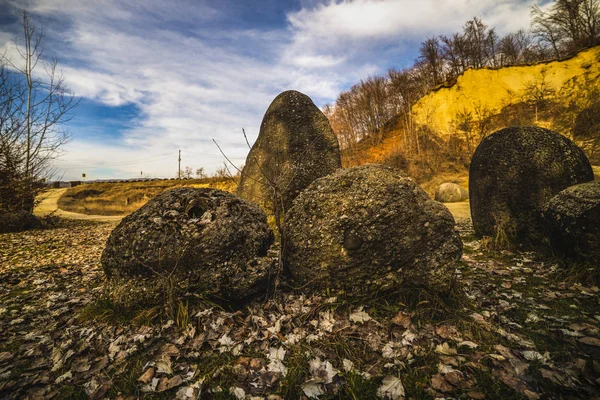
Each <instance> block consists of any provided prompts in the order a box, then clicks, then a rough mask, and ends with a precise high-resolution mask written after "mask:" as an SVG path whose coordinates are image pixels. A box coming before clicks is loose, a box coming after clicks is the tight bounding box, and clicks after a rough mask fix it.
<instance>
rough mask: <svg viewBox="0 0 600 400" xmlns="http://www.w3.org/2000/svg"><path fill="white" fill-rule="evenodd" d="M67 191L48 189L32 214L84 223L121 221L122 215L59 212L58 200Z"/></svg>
mask: <svg viewBox="0 0 600 400" xmlns="http://www.w3.org/2000/svg"><path fill="white" fill-rule="evenodd" d="M67 190H68V189H50V190H49V191H47V192H46V193H43V194H41V195H40V199H41V202H40V203H39V204H38V205H37V207H36V208H35V210H34V211H33V212H34V213H35V214H37V215H48V214H50V213H53V212H54V213H55V214H56V215H57V216H59V217H61V218H66V219H78V220H86V221H100V222H113V221H115V222H116V221H120V220H121V219H123V216H122V215H116V216H107V215H87V214H79V213H74V212H70V211H65V210H61V209H60V208H58V199H59V198H60V196H62V194H63V193H64V192H66V191H67Z"/></svg>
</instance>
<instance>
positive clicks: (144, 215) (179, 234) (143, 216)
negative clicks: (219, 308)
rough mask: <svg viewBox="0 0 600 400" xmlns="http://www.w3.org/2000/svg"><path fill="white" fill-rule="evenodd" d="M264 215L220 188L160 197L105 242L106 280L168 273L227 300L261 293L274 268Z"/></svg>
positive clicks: (177, 191)
mask: <svg viewBox="0 0 600 400" xmlns="http://www.w3.org/2000/svg"><path fill="white" fill-rule="evenodd" d="M272 243H273V232H272V231H271V229H270V228H269V226H268V225H267V219H266V215H265V213H264V212H263V211H262V210H261V209H260V208H259V207H258V206H256V205H253V204H250V203H248V202H246V201H244V200H241V199H239V198H237V197H236V196H234V195H232V194H230V193H227V192H223V191H221V190H217V189H191V188H181V189H173V190H169V191H167V192H164V193H162V194H160V195H158V196H156V197H155V198H154V199H152V200H150V201H149V202H148V203H146V204H145V205H144V206H143V207H141V208H140V209H139V210H137V211H135V212H134V213H133V214H131V215H129V216H127V217H125V218H124V219H123V220H122V221H121V223H120V224H119V225H118V226H117V227H116V228H115V230H114V231H113V232H112V233H111V235H110V238H109V239H108V242H107V245H106V248H105V250H104V252H103V254H102V266H103V268H104V271H105V273H106V275H107V276H109V277H113V276H114V277H131V276H136V275H141V276H153V275H159V274H160V275H163V276H164V275H168V274H170V273H171V272H172V271H174V274H175V276H177V277H178V279H179V280H181V279H186V280H188V281H189V282H190V283H191V284H192V285H193V286H194V287H197V288H198V289H199V290H204V291H206V292H207V293H213V292H214V293H216V294H217V295H218V296H220V297H223V298H227V299H232V300H236V299H238V300H239V299H243V298H247V297H249V296H252V295H254V294H256V293H259V292H260V291H262V290H264V289H265V288H266V285H267V281H268V279H269V276H270V274H271V273H272V272H273V271H272V269H273V267H274V266H273V263H271V262H267V260H263V259H262V257H263V256H265V255H266V253H267V251H268V249H269V247H270V246H271V244H272Z"/></svg>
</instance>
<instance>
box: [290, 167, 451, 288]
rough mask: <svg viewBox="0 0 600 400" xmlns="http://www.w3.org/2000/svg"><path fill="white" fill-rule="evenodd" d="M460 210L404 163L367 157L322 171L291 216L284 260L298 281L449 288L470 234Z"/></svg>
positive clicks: (316, 284) (323, 285) (332, 285)
mask: <svg viewBox="0 0 600 400" xmlns="http://www.w3.org/2000/svg"><path fill="white" fill-rule="evenodd" d="M454 225H455V224H454V218H453V217H452V215H451V214H450V211H448V209H447V208H446V207H445V206H444V205H443V204H441V203H439V202H437V201H433V200H431V199H430V198H429V196H428V195H427V193H425V191H424V190H423V189H421V188H420V187H419V186H418V185H417V184H416V183H415V182H414V181H413V180H412V179H410V178H408V177H407V176H406V175H405V174H404V173H403V172H401V171H400V170H396V169H393V168H390V167H385V166H382V165H364V166H360V167H353V168H348V169H342V170H339V171H337V172H335V173H333V174H331V175H329V176H326V177H323V178H320V179H317V180H316V181H314V182H313V183H312V184H311V185H310V186H309V187H308V188H307V189H306V190H304V191H303V192H302V193H301V194H300V195H299V196H298V197H297V198H296V200H294V203H293V205H292V208H291V209H290V210H289V211H288V213H287V214H286V219H285V224H284V235H285V236H284V237H285V245H284V253H283V257H284V268H285V270H286V272H287V274H289V276H290V277H291V279H292V280H293V281H294V283H295V284H296V285H298V286H302V287H309V288H314V289H326V288H333V289H345V290H354V289H356V290H378V289H385V288H393V287H398V286H399V285H403V284H416V285H423V286H426V287H430V288H433V289H439V290H444V289H447V287H448V285H449V284H450V282H451V280H452V276H453V273H454V262H455V261H457V260H459V259H460V257H461V252H462V242H461V240H460V238H459V235H458V232H457V231H456V230H455V228H454Z"/></svg>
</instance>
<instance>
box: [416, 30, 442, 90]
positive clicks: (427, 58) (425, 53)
mask: <svg viewBox="0 0 600 400" xmlns="http://www.w3.org/2000/svg"><path fill="white" fill-rule="evenodd" d="M419 59H420V60H421V61H423V63H424V64H425V66H426V70H427V71H428V73H429V74H430V75H431V79H432V81H433V85H434V86H435V85H439V84H440V83H442V82H443V81H444V80H445V78H444V64H443V62H444V60H443V58H442V47H441V46H440V41H439V39H438V38H435V37H434V38H430V39H427V40H426V41H424V42H423V43H421V48H420V49H419Z"/></svg>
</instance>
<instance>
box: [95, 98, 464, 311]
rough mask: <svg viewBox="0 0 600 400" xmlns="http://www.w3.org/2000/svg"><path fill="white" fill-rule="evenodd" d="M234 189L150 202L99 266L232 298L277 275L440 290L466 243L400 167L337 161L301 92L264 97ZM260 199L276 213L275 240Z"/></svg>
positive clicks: (329, 134) (329, 137)
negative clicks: (264, 105) (278, 227)
mask: <svg viewBox="0 0 600 400" xmlns="http://www.w3.org/2000/svg"><path fill="white" fill-rule="evenodd" d="M237 195H238V196H239V197H237V196H235V195H233V194H229V193H225V192H222V191H220V190H215V189H191V188H186V189H174V190H170V191H167V192H165V193H163V194H161V195H159V196H157V197H156V198H154V199H152V200H151V201H149V202H148V203H147V204H145V205H144V206H143V207H141V208H140V209H139V210H137V211H136V212H134V213H133V214H131V215H129V216H128V217H126V218H124V219H123V220H122V221H121V223H120V224H119V225H118V226H117V227H116V228H115V230H114V231H113V232H112V234H111V236H110V238H109V239H108V243H107V246H106V248H105V250H104V253H103V255H102V265H103V268H104V271H105V273H106V275H107V276H108V277H109V278H110V279H113V278H115V279H121V280H122V279H128V280H129V281H130V282H136V279H138V278H144V279H145V278H147V277H151V278H152V277H157V278H161V277H163V278H164V277H169V279H175V280H176V281H177V282H185V283H186V288H188V290H189V289H190V288H191V289H193V290H196V291H198V292H199V293H201V294H202V295H206V296H209V297H214V298H217V299H225V300H227V301H230V302H238V301H243V300H245V299H249V298H252V297H256V296H258V295H260V294H264V293H266V291H267V290H268V287H269V285H270V284H271V283H272V282H273V281H274V280H275V279H276V278H277V277H278V276H282V277H283V278H284V279H288V280H289V282H290V285H291V286H293V287H301V288H303V289H304V290H323V289H341V290H351V289H352V290H353V289H357V288H360V289H361V290H365V291H378V290H380V289H386V288H392V289H393V288H396V287H398V286H401V285H405V284H410V285H420V286H423V287H427V288H430V289H431V290H446V289H447V288H448V287H449V286H450V284H451V282H452V281H453V274H454V271H455V262H457V261H458V260H459V259H460V257H461V251H462V243H461V241H460V238H459V236H458V233H457V231H456V230H455V223H454V218H453V217H452V215H451V214H450V212H449V211H448V209H447V208H446V207H445V206H444V205H443V204H441V203H439V202H437V201H433V200H431V199H430V198H429V196H428V195H427V194H426V193H425V192H424V191H423V190H422V189H421V188H420V187H419V186H418V185H417V184H416V183H415V182H414V181H413V180H412V179H411V178H409V177H408V176H406V175H405V174H404V173H403V172H401V171H400V170H396V169H393V168H389V167H384V166H381V165H366V166H361V167H354V168H349V169H341V162H340V151H339V145H338V143H337V139H336V137H335V135H334V133H333V131H332V129H331V126H330V125H329V122H328V120H327V118H326V117H325V116H324V115H323V113H322V112H321V111H320V110H319V109H318V108H317V107H316V106H315V105H314V104H313V102H312V101H311V100H310V98H308V97H307V96H305V95H303V94H302V93H299V92H296V91H288V92H284V93H282V94H280V95H279V96H277V98H275V100H274V101H273V103H272V104H271V105H270V107H269V109H268V110H267V112H266V114H265V116H264V119H263V122H262V125H261V129H260V135H259V137H258V139H257V141H256V143H255V144H254V146H253V147H252V150H251V151H250V153H249V155H248V158H247V160H246V165H245V168H244V170H243V171H242V176H241V181H240V185H239V188H238V192H237ZM256 203H258V204H259V205H261V206H262V207H263V209H265V210H266V211H267V213H269V214H273V213H275V212H277V213H279V214H280V215H281V216H282V217H284V218H283V220H284V221H285V223H284V225H283V227H282V231H281V232H279V233H280V236H281V239H282V240H281V241H280V243H281V244H282V246H281V247H280V248H279V249H278V248H277V246H278V245H277V244H273V242H274V233H273V231H272V230H271V227H270V226H269V224H268V223H267V214H266V213H265V212H264V211H263V210H262V209H261V208H260V207H259V206H258V205H257V204H256ZM274 204H276V205H277V206H276V207H274ZM270 249H271V250H272V249H277V250H279V251H280V255H281V261H282V262H281V263H280V262H279V259H278V257H277V256H275V257H274V256H273V253H272V252H270ZM281 267H283V270H282V269H281ZM139 281H140V282H145V281H144V280H142V279H140V280H139ZM140 285H143V283H140Z"/></svg>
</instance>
